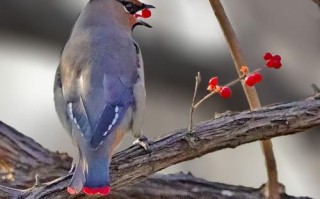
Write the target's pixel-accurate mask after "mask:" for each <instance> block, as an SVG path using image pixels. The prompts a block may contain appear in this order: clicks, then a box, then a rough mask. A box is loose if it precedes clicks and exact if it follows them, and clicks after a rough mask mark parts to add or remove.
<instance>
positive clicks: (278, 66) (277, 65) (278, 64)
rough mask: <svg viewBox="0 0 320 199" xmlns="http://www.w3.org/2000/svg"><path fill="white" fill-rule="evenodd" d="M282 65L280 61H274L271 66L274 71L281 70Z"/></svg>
mask: <svg viewBox="0 0 320 199" xmlns="http://www.w3.org/2000/svg"><path fill="white" fill-rule="evenodd" d="M281 66H282V64H281V62H280V61H275V62H274V64H273V68H275V69H279V68H281Z"/></svg>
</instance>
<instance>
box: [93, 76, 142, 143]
mask: <svg viewBox="0 0 320 199" xmlns="http://www.w3.org/2000/svg"><path fill="white" fill-rule="evenodd" d="M134 76H135V75H133V76H132V75H130V76H120V75H118V76H111V75H104V78H103V88H104V99H105V106H104V109H103V111H102V113H101V115H100V117H99V119H98V122H97V125H96V127H95V130H94V134H93V136H92V139H91V141H90V144H91V147H93V148H97V147H98V146H100V145H101V144H102V143H103V141H104V138H105V137H106V136H108V135H109V134H110V133H111V132H113V131H114V129H115V128H116V127H117V126H119V124H120V123H121V121H122V120H123V119H124V117H125V113H126V111H127V110H128V108H129V107H130V106H132V105H133V104H134V103H135V102H134V95H133V84H134V81H136V80H135V79H136V77H134Z"/></svg>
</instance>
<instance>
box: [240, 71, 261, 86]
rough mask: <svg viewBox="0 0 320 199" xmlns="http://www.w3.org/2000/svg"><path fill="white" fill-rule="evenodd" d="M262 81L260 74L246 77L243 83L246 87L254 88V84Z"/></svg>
mask: <svg viewBox="0 0 320 199" xmlns="http://www.w3.org/2000/svg"><path fill="white" fill-rule="evenodd" d="M261 81H262V75H261V74H260V73H258V72H257V73H253V74H251V75H248V76H247V77H246V78H245V79H244V82H245V83H246V85H247V86H254V85H255V84H257V83H259V82H261Z"/></svg>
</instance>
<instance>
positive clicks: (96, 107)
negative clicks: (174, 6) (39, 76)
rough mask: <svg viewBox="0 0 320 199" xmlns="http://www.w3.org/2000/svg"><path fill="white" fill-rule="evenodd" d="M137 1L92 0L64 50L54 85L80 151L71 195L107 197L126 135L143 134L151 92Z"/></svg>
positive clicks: (64, 120) (141, 6)
mask: <svg viewBox="0 0 320 199" xmlns="http://www.w3.org/2000/svg"><path fill="white" fill-rule="evenodd" d="M147 8H154V6H152V5H148V4H144V3H141V2H139V1H137V0H90V1H89V2H88V4H87V5H86V6H85V7H84V9H83V10H82V11H81V12H80V15H79V17H78V19H77V21H76V23H75V25H74V27H73V30H72V32H71V34H70V37H69V40H68V41H67V43H66V45H65V46H64V48H63V50H62V53H61V56H60V62H59V65H58V68H57V70H56V75H55V81H54V103H55V108H56V111H57V114H58V117H59V119H60V121H61V123H62V126H63V127H64V128H65V129H66V131H67V132H68V134H69V135H70V136H71V138H72V141H73V144H74V145H75V146H76V147H77V148H78V153H79V159H78V162H77V163H76V164H75V168H74V173H73V176H72V179H71V182H70V184H69V186H68V188H67V191H68V192H69V194H77V193H79V192H81V191H83V192H84V193H85V194H88V195H92V194H101V195H108V194H109V193H110V191H111V186H110V176H109V166H110V161H111V158H112V155H113V154H114V152H115V149H116V147H117V146H118V144H119V143H120V142H121V140H122V137H123V136H124V134H126V133H130V132H131V133H132V135H133V136H134V137H135V138H137V139H141V140H143V139H145V138H146V137H145V136H144V135H143V133H142V130H141V129H142V124H143V119H144V110H145V101H146V91H145V83H144V68H143V60H142V55H141V49H140V47H139V45H138V44H137V42H136V41H135V40H134V39H133V38H132V31H133V29H134V28H135V27H136V26H137V25H142V26H147V27H151V26H150V25H149V24H147V23H145V22H144V21H141V20H138V19H137V18H136V17H135V16H134V14H135V13H137V12H138V11H141V10H143V9H147Z"/></svg>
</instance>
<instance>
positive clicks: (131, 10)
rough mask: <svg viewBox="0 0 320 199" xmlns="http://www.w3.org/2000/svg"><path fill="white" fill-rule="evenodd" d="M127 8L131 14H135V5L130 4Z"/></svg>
mask: <svg viewBox="0 0 320 199" xmlns="http://www.w3.org/2000/svg"><path fill="white" fill-rule="evenodd" d="M125 8H126V10H127V11H128V12H129V13H130V14H132V12H134V5H133V4H132V3H128V4H127V5H125Z"/></svg>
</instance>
